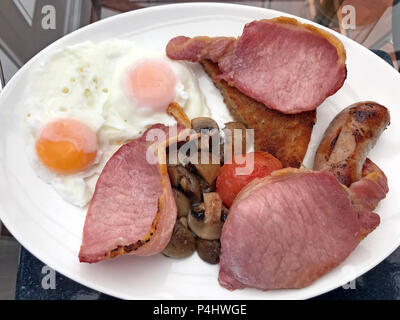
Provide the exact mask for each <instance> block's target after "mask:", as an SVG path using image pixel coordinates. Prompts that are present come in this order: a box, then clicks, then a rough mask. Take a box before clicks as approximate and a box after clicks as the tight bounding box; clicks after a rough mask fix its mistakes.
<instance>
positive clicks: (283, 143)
mask: <svg viewBox="0 0 400 320" xmlns="http://www.w3.org/2000/svg"><path fill="white" fill-rule="evenodd" d="M200 63H201V65H202V66H203V69H204V70H205V71H206V73H207V74H208V75H209V76H210V77H211V78H212V79H213V78H215V77H216V76H217V75H219V74H220V73H221V72H220V70H219V68H218V65H217V64H216V63H214V62H212V61H211V60H202V61H201V62H200ZM214 84H215V86H216V87H217V88H218V89H219V91H220V92H221V94H222V96H223V98H224V102H225V104H226V106H227V107H228V109H229V112H230V114H231V115H232V117H233V118H234V120H235V121H237V122H241V123H243V124H244V125H245V126H246V127H247V128H249V129H254V144H255V145H254V148H255V151H259V150H262V151H267V152H269V153H271V154H272V155H274V156H275V157H277V158H278V159H279V160H280V161H281V162H282V165H283V166H284V167H294V168H299V167H300V166H301V164H302V162H303V159H304V156H305V154H306V152H307V148H308V143H309V142H310V138H311V133H312V129H313V127H314V124H315V121H316V111H315V110H313V111H307V112H302V113H298V114H284V113H281V112H278V111H275V110H272V109H269V108H267V107H266V106H265V105H264V104H262V103H259V102H257V101H255V100H254V99H252V98H250V97H248V96H246V95H245V94H243V93H242V92H240V91H239V90H238V89H236V88H234V87H231V86H230V85H228V83H227V82H226V81H224V80H219V81H214Z"/></svg>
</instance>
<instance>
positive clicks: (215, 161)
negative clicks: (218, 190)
mask: <svg viewBox="0 0 400 320" xmlns="http://www.w3.org/2000/svg"><path fill="white" fill-rule="evenodd" d="M193 158H194V160H195V161H193V162H197V163H192V164H193V166H194V167H195V168H196V170H197V172H198V173H199V174H200V176H201V177H202V178H203V179H204V180H205V181H206V182H207V183H208V184H209V185H211V184H213V183H214V181H215V180H216V179H217V177H218V174H219V170H220V169H221V162H220V161H221V159H220V157H219V156H213V154H212V153H211V152H207V151H203V152H198V153H197V156H195V157H193Z"/></svg>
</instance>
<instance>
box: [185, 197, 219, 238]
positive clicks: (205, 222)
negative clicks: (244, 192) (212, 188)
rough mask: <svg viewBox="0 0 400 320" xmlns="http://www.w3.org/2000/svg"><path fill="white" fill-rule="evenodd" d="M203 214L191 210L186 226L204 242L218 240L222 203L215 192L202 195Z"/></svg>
mask: <svg viewBox="0 0 400 320" xmlns="http://www.w3.org/2000/svg"><path fill="white" fill-rule="evenodd" d="M203 198H204V213H202V212H201V214H199V213H197V212H196V210H193V212H192V213H191V214H189V215H188V225H189V228H190V230H192V231H193V232H194V233H195V234H196V235H197V236H199V237H200V238H202V239H206V240H215V239H219V237H220V236H221V229H222V225H223V221H222V220H221V212H222V201H221V199H220V197H219V195H218V193H216V192H210V193H204V194H203Z"/></svg>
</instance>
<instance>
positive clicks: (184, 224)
mask: <svg viewBox="0 0 400 320" xmlns="http://www.w3.org/2000/svg"><path fill="white" fill-rule="evenodd" d="M179 222H180V223H182V224H183V226H184V227H185V228H188V221H187V217H181V218H179Z"/></svg>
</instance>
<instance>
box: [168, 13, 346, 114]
mask: <svg viewBox="0 0 400 320" xmlns="http://www.w3.org/2000/svg"><path fill="white" fill-rule="evenodd" d="M166 52H167V55H168V56H169V57H170V58H171V59H175V60H188V61H192V62H195V61H200V60H203V59H211V60H212V61H214V62H218V66H219V68H220V70H221V72H222V74H221V75H220V76H218V77H217V78H216V79H215V80H218V79H224V80H226V81H227V82H228V83H229V84H230V85H231V86H234V87H236V88H237V89H239V90H240V91H241V92H243V93H244V94H246V95H247V96H249V97H251V98H253V99H255V100H257V101H259V102H261V103H263V104H265V105H266V106H267V107H269V108H271V109H275V110H278V111H280V112H283V113H299V112H302V111H309V110H314V109H316V108H317V107H318V106H319V105H320V104H321V103H322V102H323V101H324V100H325V99H326V98H327V97H329V96H330V95H332V94H334V93H335V92H336V91H337V90H339V89H340V88H341V87H342V85H343V83H344V81H345V79H346V75H347V71H346V64H345V62H346V54H345V50H344V47H343V45H342V43H341V42H340V41H339V40H338V39H337V38H336V37H334V36H333V35H332V34H330V33H328V32H326V31H323V30H321V29H318V28H316V27H314V26H311V25H307V24H302V23H300V22H298V21H297V20H295V19H292V18H286V17H279V18H275V19H270V20H259V21H253V22H251V23H249V24H247V25H246V26H245V27H244V30H243V34H242V36H241V37H240V38H239V39H237V40H236V41H235V39H233V38H226V37H216V38H209V37H195V38H193V39H190V38H187V37H183V36H179V37H176V38H174V39H172V40H170V42H169V43H168V45H167V48H166Z"/></svg>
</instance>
